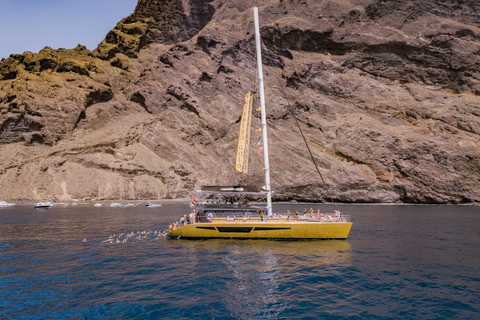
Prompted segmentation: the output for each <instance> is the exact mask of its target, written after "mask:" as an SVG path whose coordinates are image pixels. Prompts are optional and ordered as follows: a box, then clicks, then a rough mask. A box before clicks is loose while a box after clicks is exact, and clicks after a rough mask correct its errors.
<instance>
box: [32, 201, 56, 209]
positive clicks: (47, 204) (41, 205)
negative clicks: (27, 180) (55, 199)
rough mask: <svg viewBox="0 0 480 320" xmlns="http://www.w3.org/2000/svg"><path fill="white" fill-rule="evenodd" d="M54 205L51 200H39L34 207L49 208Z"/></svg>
mask: <svg viewBox="0 0 480 320" xmlns="http://www.w3.org/2000/svg"><path fill="white" fill-rule="evenodd" d="M51 207H53V204H52V203H51V202H50V201H46V202H39V203H37V205H36V206H35V207H34V208H35V209H49V208H51Z"/></svg>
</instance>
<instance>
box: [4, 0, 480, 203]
mask: <svg viewBox="0 0 480 320" xmlns="http://www.w3.org/2000/svg"><path fill="white" fill-rule="evenodd" d="M250 6H251V3H250V2H248V1H220V0H215V1H208V0H204V1H192V2H187V1H180V2H179V1H168V0H163V1H160V0H140V1H139V2H138V5H137V7H136V9H135V12H134V13H133V14H132V15H130V16H129V17H126V18H125V19H123V20H122V21H120V22H119V23H118V24H117V26H116V27H115V28H114V29H113V30H112V31H111V32H109V33H108V34H107V35H106V37H105V39H104V41H103V42H102V43H100V44H99V46H98V48H97V49H96V50H94V51H93V52H90V51H89V50H87V49H86V48H84V47H82V46H80V45H79V46H78V47H77V48H75V49H69V50H65V49H59V50H52V49H50V48H48V47H47V48H45V49H43V50H42V51H40V52H39V53H38V54H33V53H28V52H26V53H23V54H15V55H12V56H10V58H8V59H5V60H2V62H1V64H0V79H1V80H0V88H1V89H0V143H1V145H0V149H1V152H2V157H1V158H0V183H1V185H2V188H1V189H0V198H2V199H15V198H21V199H47V198H48V199H58V200H70V199H118V198H124V199H126V198H129V199H151V198H178V197H185V196H187V195H189V194H193V193H194V190H196V189H198V188H199V186H201V185H205V184H207V185H208V184H225V185H227V184H256V185H263V176H262V175H263V169H262V155H261V154H260V153H257V152H256V147H255V143H256V142H257V141H252V147H251V148H252V150H253V152H252V155H251V164H250V169H251V172H250V173H249V174H247V175H242V174H239V173H236V172H234V170H233V167H234V165H233V163H234V159H235V152H236V143H237V142H236V138H237V133H238V128H239V120H240V114H241V107H242V104H243V95H244V94H245V93H246V92H247V91H253V92H254V94H256V95H257V93H258V87H257V82H256V60H255V43H254V30H253V14H252V10H251V8H250ZM259 10H260V21H261V34H262V39H263V43H264V51H263V54H264V61H263V63H264V73H265V75H264V76H265V85H266V88H265V92H266V99H267V118H268V125H269V128H268V130H269V131H268V133H269V143H270V144H269V146H270V155H271V157H270V159H271V160H270V161H271V164H270V165H271V170H272V187H273V189H274V190H275V199H277V200H293V199H297V200H308V201H326V200H328V199H327V198H328V197H327V193H326V191H325V190H326V189H325V188H324V187H323V186H322V183H321V180H320V178H319V177H318V175H317V173H316V171H315V167H314V166H313V165H312V162H311V160H310V158H309V156H308V152H307V150H306V148H305V146H304V144H303V141H302V138H301V136H300V134H299V133H298V130H297V128H296V126H295V121H294V120H293V118H292V114H291V111H293V112H295V114H296V115H297V117H298V119H299V122H300V125H301V127H302V129H303V130H304V133H305V136H306V139H307V141H308V142H309V144H310V147H311V150H312V152H313V154H314V157H315V158H316V161H317V164H318V166H319V169H320V171H321V173H322V174H323V176H324V178H325V181H326V183H327V185H328V189H329V191H330V194H331V195H332V197H333V198H334V199H335V200H337V201H346V202H429V203H465V202H478V201H480V174H479V172H480V139H479V134H480V121H479V120H480V111H479V110H480V97H479V95H480V59H479V58H478V56H479V52H480V29H479V27H480V4H478V3H477V2H476V1H473V0H470V1H462V2H458V1H439V0H428V1H393V0H382V1H374V0H370V1H369V0H358V1H355V0H350V1H349V0H341V1H322V2H318V1H313V0H302V1H291V0H283V1H282V0H276V1H273V0H271V1H264V2H262V6H261V7H260V8H259ZM257 102H258V101H257ZM253 122H254V124H258V123H259V122H260V120H259V114H258V113H255V114H254V119H253ZM253 137H254V138H255V137H256V136H255V135H253Z"/></svg>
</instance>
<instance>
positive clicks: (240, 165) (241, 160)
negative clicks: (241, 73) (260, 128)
mask: <svg viewBox="0 0 480 320" xmlns="http://www.w3.org/2000/svg"><path fill="white" fill-rule="evenodd" d="M252 103H253V95H252V94H251V93H250V92H248V93H247V94H246V95H245V104H244V105H243V112H242V120H241V121H240V134H239V137H238V147H237V160H236V163H235V170H236V171H238V172H243V173H247V172H248V154H249V150H250V131H251V123H252Z"/></svg>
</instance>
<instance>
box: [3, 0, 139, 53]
mask: <svg viewBox="0 0 480 320" xmlns="http://www.w3.org/2000/svg"><path fill="white" fill-rule="evenodd" d="M137 1H138V0H0V60H1V59H2V58H8V56H10V54H12V53H23V52H24V51H31V52H34V53H38V51H40V50H42V49H43V48H44V47H45V46H48V47H51V48H53V49H58V48H65V49H72V48H75V47H76V46H77V45H78V44H81V45H84V46H86V47H87V48H88V49H89V50H93V49H95V48H96V47H97V45H98V44H99V43H100V42H101V41H102V40H103V39H104V38H105V36H106V35H107V33H108V32H109V31H110V30H112V29H113V28H114V27H115V25H116V24H117V22H119V21H120V20H121V19H123V18H124V17H126V16H128V15H130V14H131V13H133V11H134V10H135V6H136V5H137Z"/></svg>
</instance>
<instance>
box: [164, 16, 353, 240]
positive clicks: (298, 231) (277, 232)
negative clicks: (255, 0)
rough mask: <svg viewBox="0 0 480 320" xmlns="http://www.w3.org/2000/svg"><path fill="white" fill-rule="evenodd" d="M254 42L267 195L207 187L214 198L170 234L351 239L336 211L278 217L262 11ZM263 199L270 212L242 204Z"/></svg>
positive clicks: (240, 157)
mask: <svg viewBox="0 0 480 320" xmlns="http://www.w3.org/2000/svg"><path fill="white" fill-rule="evenodd" d="M253 12H254V20H255V40H256V48H257V67H258V81H259V91H260V110H261V118H262V127H261V130H262V139H263V153H264V165H265V187H264V188H263V190H259V189H255V188H252V187H244V186H231V187H220V186H211V187H203V188H202V189H201V190H199V191H198V192H199V193H201V194H203V195H207V198H208V197H209V198H210V199H209V200H207V201H203V202H201V203H198V204H197V203H194V209H193V212H192V213H191V215H190V217H187V215H186V216H185V219H184V220H183V221H184V222H183V223H182V225H180V226H178V227H177V228H174V229H171V230H169V233H168V234H167V235H168V236H169V237H170V238H197V239H198V238H238V239H291V240H294V239H347V237H348V234H349V232H350V229H351V227H352V222H350V217H349V216H345V215H343V214H341V213H340V211H337V210H336V212H335V213H333V214H325V213H320V212H317V213H314V212H309V213H308V212H307V213H302V214H298V212H297V213H293V214H292V213H290V212H287V213H273V212H272V197H271V195H272V192H271V189H270V168H269V162H268V139H267V122H266V112H265V98H264V89H263V71H262V58H261V49H260V31H259V23H258V9H257V8H253ZM251 112H252V97H251V95H250V93H248V94H247V95H246V96H245V105H244V108H243V113H242V120H241V123H240V137H239V143H238V148H237V159H236V165H235V170H237V171H239V172H245V173H246V172H247V170H248V153H249V144H250V130H251V128H250V125H251ZM246 197H264V198H266V199H267V205H266V207H261V206H251V205H249V204H248V203H246V202H245V201H242V199H245V198H246Z"/></svg>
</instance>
